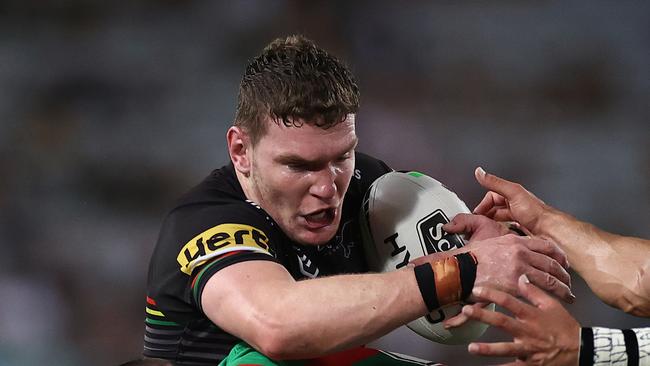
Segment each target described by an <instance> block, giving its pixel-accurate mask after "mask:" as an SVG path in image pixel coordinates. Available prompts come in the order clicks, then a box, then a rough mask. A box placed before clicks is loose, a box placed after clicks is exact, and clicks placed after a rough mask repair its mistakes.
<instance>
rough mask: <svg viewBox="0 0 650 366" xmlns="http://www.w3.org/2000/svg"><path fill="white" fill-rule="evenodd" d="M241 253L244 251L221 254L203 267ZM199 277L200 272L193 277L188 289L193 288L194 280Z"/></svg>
mask: <svg viewBox="0 0 650 366" xmlns="http://www.w3.org/2000/svg"><path fill="white" fill-rule="evenodd" d="M241 252H245V251H244V250H238V251H235V252H229V253H225V254H222V255H220V256H218V257H216V258H213V259H212V260H210V261H209V262H208V263H206V264H205V266H206V267H205V268H207V267H208V265H210V264H212V263H214V262H216V261H218V260H220V259H223V258H226V257H229V256H231V255H233V254H237V253H241ZM199 277H201V272H199V273H198V274H197V275H196V276H195V277H194V279H193V280H192V284H191V285H190V288H194V285H195V284H196V280H197V279H198V278H199Z"/></svg>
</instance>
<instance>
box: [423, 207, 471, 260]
mask: <svg viewBox="0 0 650 366" xmlns="http://www.w3.org/2000/svg"><path fill="white" fill-rule="evenodd" d="M448 222H449V219H448V218H447V215H445V213H444V212H442V210H436V211H434V212H432V213H430V214H429V215H427V216H426V217H424V218H423V219H421V220H420V221H418V223H417V224H416V226H417V230H418V237H419V238H420V244H421V245H422V248H423V249H424V252H425V253H427V254H432V253H437V252H446V251H448V250H451V249H456V248H461V247H463V246H464V245H465V244H464V243H463V239H461V237H460V236H459V235H457V234H449V233H447V232H445V231H444V230H443V229H442V225H444V224H446V223H448Z"/></svg>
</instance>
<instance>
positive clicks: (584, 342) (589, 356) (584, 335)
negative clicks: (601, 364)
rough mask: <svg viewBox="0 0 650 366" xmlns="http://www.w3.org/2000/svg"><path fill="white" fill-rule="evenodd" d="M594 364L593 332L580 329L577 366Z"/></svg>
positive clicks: (588, 329)
mask: <svg viewBox="0 0 650 366" xmlns="http://www.w3.org/2000/svg"><path fill="white" fill-rule="evenodd" d="M593 364H594V332H593V330H591V328H582V331H581V332H580V356H579V357H578V365H579V366H592V365H593Z"/></svg>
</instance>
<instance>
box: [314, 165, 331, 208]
mask: <svg viewBox="0 0 650 366" xmlns="http://www.w3.org/2000/svg"><path fill="white" fill-rule="evenodd" d="M314 174H315V175H316V179H315V180H314V183H313V184H312V185H311V187H309V193H310V194H311V195H313V196H316V197H318V198H321V199H323V200H330V199H332V198H334V197H335V196H336V191H337V188H336V170H335V169H334V168H332V167H327V168H324V169H322V170H320V171H318V172H314Z"/></svg>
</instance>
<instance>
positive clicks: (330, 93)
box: [234, 35, 359, 144]
mask: <svg viewBox="0 0 650 366" xmlns="http://www.w3.org/2000/svg"><path fill="white" fill-rule="evenodd" d="M358 109H359V87H358V86H357V83H356V81H355V80H354V77H353V76H352V73H351V72H350V70H348V68H347V67H346V66H345V65H344V64H343V63H342V62H341V61H339V60H338V59H336V58H335V57H334V56H332V55H330V54H328V53H327V52H325V51H324V50H322V49H321V48H319V47H318V46H316V45H315V44H314V42H312V41H311V40H309V39H307V38H305V37H303V36H300V35H293V36H289V37H286V38H278V39H276V40H274V41H273V42H271V43H270V44H269V45H268V46H266V47H265V48H264V50H263V51H262V53H261V54H260V55H258V56H257V57H255V58H254V59H253V60H252V61H251V62H250V63H249V64H248V66H247V67H246V71H245V72H244V77H243V78H242V81H241V84H240V86H239V98H238V103H237V115H236V117H235V123H234V124H235V126H239V127H242V128H243V129H244V130H245V131H246V132H247V133H248V134H249V136H250V137H251V140H252V142H253V144H255V143H256V142H257V141H259V139H260V138H261V137H262V136H263V135H264V133H265V132H266V124H265V122H264V120H265V118H266V117H267V116H269V117H271V119H272V120H273V121H275V122H276V123H278V124H279V123H280V122H282V123H283V124H284V125H285V126H295V127H299V126H300V124H301V123H302V122H299V120H301V119H302V120H303V121H305V122H307V123H310V124H314V125H316V126H318V127H321V128H325V129H326V128H329V127H331V126H333V125H335V124H337V123H339V122H341V121H343V120H344V119H345V117H346V116H347V115H348V114H349V113H356V112H357V110H358Z"/></svg>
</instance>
